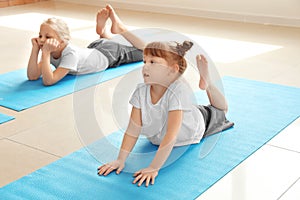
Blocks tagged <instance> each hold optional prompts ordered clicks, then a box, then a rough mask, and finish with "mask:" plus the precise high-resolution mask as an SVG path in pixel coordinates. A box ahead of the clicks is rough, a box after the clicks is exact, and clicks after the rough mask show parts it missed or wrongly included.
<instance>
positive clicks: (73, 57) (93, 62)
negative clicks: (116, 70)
mask: <svg viewBox="0 0 300 200" xmlns="http://www.w3.org/2000/svg"><path fill="white" fill-rule="evenodd" d="M50 63H51V64H52V65H54V67H55V68H57V67H62V68H65V69H69V70H70V72H69V74H72V75H80V74H89V73H94V72H99V71H103V70H105V69H106V68H107V67H108V59H107V57H106V56H105V55H104V54H102V53H101V52H100V51H98V50H97V49H89V48H79V47H76V46H74V45H71V44H68V45H67V46H66V47H65V49H64V50H63V52H62V55H61V57H60V58H58V59H55V58H53V57H52V56H51V58H50Z"/></svg>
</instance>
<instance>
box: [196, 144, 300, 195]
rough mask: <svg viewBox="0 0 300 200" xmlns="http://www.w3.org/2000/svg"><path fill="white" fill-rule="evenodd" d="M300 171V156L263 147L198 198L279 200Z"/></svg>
mask: <svg viewBox="0 0 300 200" xmlns="http://www.w3.org/2000/svg"><path fill="white" fill-rule="evenodd" d="M299 169H300V154H299V153H296V152H290V151H287V150H283V149H280V148H276V147H272V146H264V147H262V148H261V149H259V150H258V151H257V152H255V153H254V154H253V155H252V156H251V157H249V158H248V159H247V160H245V161H244V162H242V163H241V164H240V165H238V166H237V167H236V168H235V169H234V170H233V171H231V172H230V173H229V174H228V175H226V176H225V177H224V178H222V179H221V180H220V181H219V182H217V183H216V184H215V185H214V186H213V187H212V188H210V189H208V190H207V191H206V192H205V193H204V194H203V195H201V196H200V197H199V198H198V199H199V200H200V199H203V200H213V199H222V200H240V199H243V200H248V199H249V200H252V199H265V200H269V199H270V200H273V199H277V198H279V197H280V196H281V195H282V194H283V193H284V192H285V191H286V190H287V189H288V188H289V187H290V185H291V184H292V183H293V182H294V181H295V177H299V176H300V171H299Z"/></svg>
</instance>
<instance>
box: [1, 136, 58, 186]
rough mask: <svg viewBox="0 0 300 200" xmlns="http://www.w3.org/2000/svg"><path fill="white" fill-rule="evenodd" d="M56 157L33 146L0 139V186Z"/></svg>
mask: <svg viewBox="0 0 300 200" xmlns="http://www.w3.org/2000/svg"><path fill="white" fill-rule="evenodd" d="M57 159H58V157H56V156H54V155H51V154H48V153H45V152H42V151H39V150H36V149H34V148H31V147H28V146H25V145H22V144H18V143H15V142H13V141H9V140H7V139H2V140H0V160H1V164H0V174H1V176H0V187H2V186H4V185H6V184H8V183H10V182H12V181H14V180H16V179H19V178H21V177H22V176H25V175H27V174H29V173H31V172H34V171H35V170H37V169H39V168H41V167H43V166H45V165H47V164H49V163H51V162H53V161H55V160H57Z"/></svg>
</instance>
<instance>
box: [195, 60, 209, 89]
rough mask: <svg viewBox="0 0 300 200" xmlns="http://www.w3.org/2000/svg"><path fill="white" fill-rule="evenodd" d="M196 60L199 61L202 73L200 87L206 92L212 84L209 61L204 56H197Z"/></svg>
mask: <svg viewBox="0 0 300 200" xmlns="http://www.w3.org/2000/svg"><path fill="white" fill-rule="evenodd" d="M196 60H197V68H198V70H199V73H200V82H199V87H200V89H202V90H206V89H207V87H208V86H209V84H210V77H209V72H208V64H207V60H206V58H205V57H204V56H203V55H197V56H196Z"/></svg>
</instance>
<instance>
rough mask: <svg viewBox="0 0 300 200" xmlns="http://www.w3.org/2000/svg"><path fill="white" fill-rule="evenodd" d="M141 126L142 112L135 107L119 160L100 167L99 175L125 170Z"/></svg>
mask: <svg viewBox="0 0 300 200" xmlns="http://www.w3.org/2000/svg"><path fill="white" fill-rule="evenodd" d="M141 125H142V120H141V110H140V109H137V108H134V107H133V108H132V111H131V116H130V121H129V124H128V127H127V130H126V132H125V134H124V137H123V141H122V145H121V148H120V152H119V156H118V158H117V160H115V161H112V162H110V163H107V164H104V165H102V166H100V167H99V168H98V174H99V175H104V176H106V175H108V174H109V173H110V172H112V171H114V170H117V172H116V173H117V174H119V173H120V172H121V171H122V170H123V168H124V167H125V161H126V159H127V157H128V155H129V154H130V152H131V151H132V149H133V147H134V145H135V143H136V141H137V139H138V137H139V134H140V131H141Z"/></svg>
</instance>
